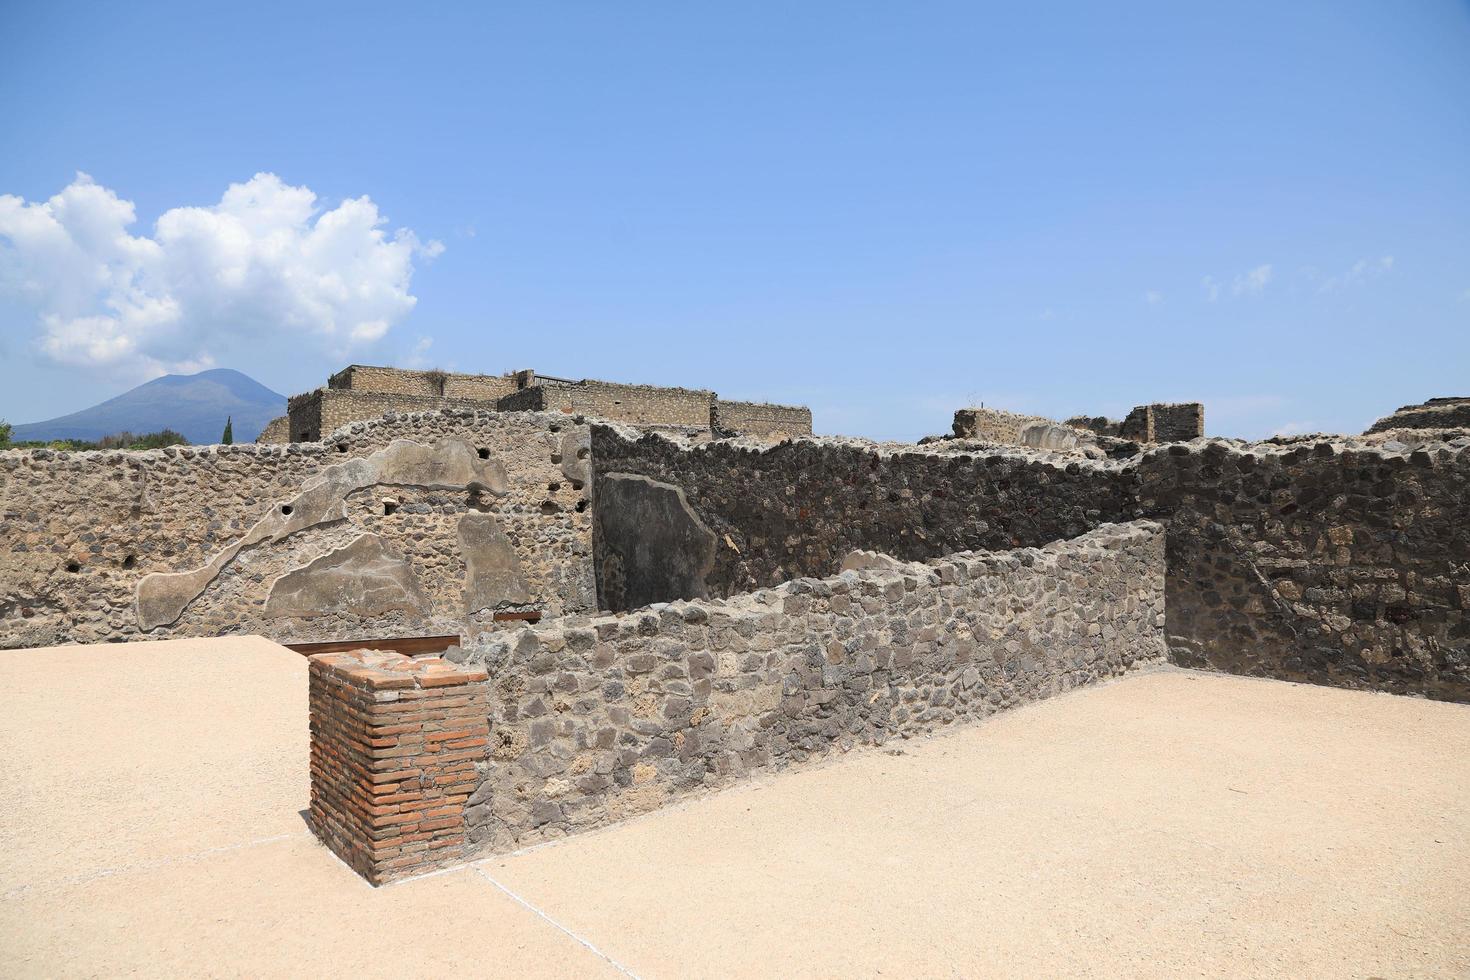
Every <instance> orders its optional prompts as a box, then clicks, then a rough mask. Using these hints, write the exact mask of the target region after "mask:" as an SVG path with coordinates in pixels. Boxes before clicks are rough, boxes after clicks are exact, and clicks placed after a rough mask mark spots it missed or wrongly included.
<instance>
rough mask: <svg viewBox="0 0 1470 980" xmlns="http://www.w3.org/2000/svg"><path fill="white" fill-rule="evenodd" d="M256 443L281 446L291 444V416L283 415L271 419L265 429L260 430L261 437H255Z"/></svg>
mask: <svg viewBox="0 0 1470 980" xmlns="http://www.w3.org/2000/svg"><path fill="white" fill-rule="evenodd" d="M255 441H256V442H257V443H259V444H261V445H279V444H281V443H285V442H290V441H291V418H290V416H287V415H281V416H278V417H276V418H273V419H271V420H270V421H269V422H267V423H266V424H265V428H264V429H261V430H260V435H258V436H256V437H255Z"/></svg>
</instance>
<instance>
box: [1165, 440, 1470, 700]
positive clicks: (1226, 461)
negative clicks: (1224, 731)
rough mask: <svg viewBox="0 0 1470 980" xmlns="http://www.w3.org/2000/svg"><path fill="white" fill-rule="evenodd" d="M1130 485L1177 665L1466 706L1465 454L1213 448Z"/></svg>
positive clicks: (1170, 453) (1469, 673)
mask: <svg viewBox="0 0 1470 980" xmlns="http://www.w3.org/2000/svg"><path fill="white" fill-rule="evenodd" d="M1253 449H1258V450H1259V451H1252V450H1253ZM1139 473H1140V475H1141V477H1142V485H1141V489H1140V503H1141V504H1142V506H1143V508H1144V510H1145V511H1147V512H1148V513H1151V514H1156V515H1159V516H1165V517H1167V518H1168V519H1169V533H1168V540H1167V560H1168V576H1167V583H1166V590H1165V595H1166V609H1167V620H1168V622H1167V632H1168V636H1169V646H1170V654H1171V657H1172V658H1173V659H1174V661H1175V662H1177V663H1179V664H1182V665H1184V666H1190V667H1207V668H1210V669H1214V670H1223V671H1228V672H1230V673H1236V674H1251V675H1256V676H1267V677H1277V678H1282V679H1286V680H1294V681H1304V682H1310V683H1316V684H1331V685H1334V686H1338V687H1353V688H1364V689H1370V690H1381V691H1392V692H1395V693H1400V694H1421V695H1424V696H1427V697H1432V698H1439V699H1442V700H1450V701H1470V618H1467V615H1466V611H1467V608H1470V522H1467V517H1470V449H1467V448H1466V447H1462V448H1460V449H1458V450H1453V451H1452V450H1449V449H1441V450H1439V451H1438V452H1431V451H1428V450H1424V449H1420V450H1416V451H1412V452H1409V453H1406V454H1403V453H1390V452H1385V451H1383V450H1381V449H1374V448H1363V449H1342V448H1339V446H1338V444H1335V443H1327V442H1322V443H1316V444H1312V445H1307V446H1301V447H1297V448H1293V449H1290V450H1287V451H1284V452H1283V451H1268V450H1266V449H1265V447H1249V446H1247V447H1232V446H1230V445H1229V444H1225V443H1208V444H1205V445H1204V446H1202V447H1201V446H1199V445H1198V444H1196V445H1195V446H1189V447H1186V446H1173V447H1170V448H1168V449H1161V450H1156V451H1154V452H1152V453H1149V454H1148V455H1147V456H1145V457H1143V458H1142V460H1141V462H1140V464H1139Z"/></svg>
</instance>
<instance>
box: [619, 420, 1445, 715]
mask: <svg viewBox="0 0 1470 980" xmlns="http://www.w3.org/2000/svg"><path fill="white" fill-rule="evenodd" d="M592 439H593V459H594V463H595V466H596V470H597V474H598V476H597V480H598V483H597V486H598V487H599V488H601V487H602V485H603V480H604V476H605V474H608V473H611V472H618V473H636V474H641V475H643V476H646V477H648V478H650V479H652V480H657V481H659V482H661V483H666V484H670V485H672V486H676V487H679V488H681V489H682V490H683V491H684V493H685V495H686V498H687V501H688V504H689V506H690V508H691V509H692V510H693V512H694V513H695V514H696V515H697V516H698V518H699V520H700V521H701V522H702V523H703V524H704V525H705V526H707V527H708V528H709V529H710V530H711V531H712V532H713V534H714V536H715V539H716V543H715V558H714V562H713V565H712V567H711V570H710V572H709V575H708V578H707V581H706V585H707V588H708V594H709V595H710V596H729V595H733V594H736V593H739V592H744V591H748V590H750V589H753V588H762V587H767V586H770V585H773V584H775V583H778V582H782V581H786V580H788V579H792V578H798V577H819V576H824V575H830V574H832V573H833V572H834V571H835V570H836V569H837V567H838V564H839V563H840V561H841V559H842V558H843V556H845V555H846V554H847V553H848V552H849V551H853V550H858V549H862V550H871V551H880V552H884V553H886V554H889V555H892V556H894V557H896V558H900V559H903V560H924V559H929V558H934V557H938V556H941V555H944V554H947V553H950V552H956V551H970V550H999V549H1006V548H1013V547H1023V546H1037V545H1042V544H1045V543H1046V542H1049V541H1055V540H1058V539H1062V538H1070V537H1075V536H1076V535H1078V534H1081V533H1084V532H1085V531H1087V530H1089V529H1090V528H1093V527H1096V526H1097V525H1098V524H1100V523H1103V522H1108V521H1113V522H1117V521H1127V520H1131V519H1133V518H1134V517H1135V516H1147V517H1152V518H1155V519H1159V520H1162V521H1165V522H1166V523H1167V525H1168V537H1167V555H1168V575H1167V587H1166V594H1167V609H1168V613H1167V616H1168V624H1167V632H1168V638H1169V645H1170V652H1171V656H1172V657H1173V659H1174V660H1175V661H1176V662H1178V663H1180V664H1183V665H1186V666H1194V667H1206V668H1210V669H1213V670H1223V671H1228V672H1231V673H1238V674H1248V675H1255V676H1265V677H1276V678H1281V679H1286V680H1294V681H1304V682H1310V683H1316V684H1330V685H1335V686H1341V687H1353V688H1361V689H1368V690H1383V691H1392V692H1396V693H1404V694H1418V695H1423V696H1427V697H1432V698H1438V699H1443V700H1451V701H1470V616H1467V610H1470V438H1467V439H1457V440H1455V441H1453V442H1451V443H1444V442H1430V443H1425V444H1423V445H1420V446H1418V447H1417V448H1414V447H1403V446H1400V447H1399V448H1398V449H1390V448H1386V447H1385V446H1383V445H1376V444H1371V443H1365V442H1361V441H1358V442H1355V441H1353V440H1351V439H1350V438H1344V439H1339V440H1336V441H1331V442H1328V441H1322V442H1316V443H1305V444H1297V445H1293V446H1277V445H1269V444H1254V445H1252V444H1246V443H1239V442H1233V441H1223V440H1219V441H1210V442H1205V441H1196V442H1192V443H1188V444H1186V443H1175V444H1172V445H1169V446H1165V447H1160V448H1158V449H1154V450H1152V451H1150V452H1148V453H1147V454H1144V455H1142V456H1138V457H1134V458H1132V459H1130V460H1127V461H1123V462H1098V461H1090V460H1083V461H1078V462H1070V463H1067V462H1064V461H1063V460H1064V459H1065V458H1064V457H1061V456H1059V455H1057V454H1045V453H1029V454H1028V453H1027V452H1026V451H1025V450H1015V451H1001V452H998V453H996V454H992V455H969V454H963V453H943V452H932V451H928V452H926V451H922V450H920V451H913V452H908V451H894V450H891V449H889V448H884V447H879V446H875V445H871V444H860V443H847V442H841V441H836V440H814V441H799V442H794V443H785V444H782V445H780V446H775V447H768V448H763V449H757V448H754V447H750V446H742V445H740V444H738V443H731V442H714V443H708V444H705V445H701V446H698V447H693V448H690V447H687V446H682V445H679V444H678V443H676V442H674V441H671V440H668V439H665V438H662V437H658V436H647V435H645V436H643V437H641V438H638V437H637V436H636V434H630V432H629V430H619V429H617V428H613V427H610V426H594V427H593V430H592ZM610 503H611V501H610V500H601V499H595V502H594V506H595V507H597V508H598V509H599V510H601V509H602V508H603V507H605V506H608V505H610ZM645 560H647V561H649V562H651V563H658V562H660V561H663V560H665V559H664V558H663V557H661V556H660V554H659V553H658V551H657V549H654V550H653V551H651V552H649V553H648V555H647V556H646V559H645ZM599 564H601V562H599ZM624 574H626V570H624ZM609 598H610V596H609V595H608V594H606V593H603V594H602V595H601V596H600V599H601V602H600V604H601V605H602V606H603V607H604V608H614V609H618V608H631V607H632V606H633V605H635V604H628V605H624V604H620V603H610V602H609V601H608V600H609ZM611 598H614V599H624V598H627V597H624V596H612V597H611ZM639 598H640V600H641V599H648V600H653V599H661V598H673V596H658V595H652V594H649V595H644V596H640V597H639Z"/></svg>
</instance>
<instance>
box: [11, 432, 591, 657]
mask: <svg viewBox="0 0 1470 980" xmlns="http://www.w3.org/2000/svg"><path fill="white" fill-rule="evenodd" d="M587 443H588V430H587V427H586V426H578V425H575V424H573V423H572V422H571V420H569V419H566V418H563V417H561V416H557V417H554V418H553V417H547V416H539V415H502V414H500V413H496V412H454V413H443V414H433V415H393V416H388V417H385V418H381V419H378V420H375V421H372V422H357V423H354V424H353V425H351V426H349V427H347V428H346V429H343V430H340V431H338V432H336V433H334V434H333V435H332V437H331V438H330V439H329V440H328V441H325V442H320V443H310V444H295V445H290V446H274V445H236V446H201V447H177V448H171V449H164V450H152V451H148V452H127V451H112V452H86V453H62V452H54V451H50V450H12V451H8V452H0V647H30V646H43V645H49V644H57V643H67V642H97V641H102V640H115V639H131V638H143V637H169V636H213V635H219V634H224V633H260V634H263V635H265V636H269V637H273V638H276V639H279V640H283V641H288V642H290V641H311V640H327V639H346V638H352V637H360V636H365V635H366V636H383V635H390V636H391V635H418V634H425V633H433V634H448V633H474V632H476V631H478V630H480V629H484V628H490V626H491V624H492V623H493V616H494V613H495V612H497V611H510V610H531V609H537V610H541V611H543V612H544V613H546V614H547V615H557V614H561V613H567V612H580V611H587V610H591V609H594V608H596V605H595V598H594V596H595V593H594V590H593V575H592V554H591V551H592V540H591V530H592V529H591V516H592V515H591V513H590V507H589V503H588V491H589V490H590V475H589V473H588V470H589V464H588V462H587V458H586V453H587Z"/></svg>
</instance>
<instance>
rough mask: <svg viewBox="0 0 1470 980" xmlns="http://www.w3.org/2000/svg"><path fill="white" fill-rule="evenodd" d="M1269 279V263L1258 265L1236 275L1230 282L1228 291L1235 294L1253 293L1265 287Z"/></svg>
mask: <svg viewBox="0 0 1470 980" xmlns="http://www.w3.org/2000/svg"><path fill="white" fill-rule="evenodd" d="M1270 281H1271V266H1270V265H1269V264H1268V265H1258V266H1256V267H1255V268H1254V269H1251V270H1250V271H1248V272H1242V273H1241V274H1240V275H1238V276H1236V277H1235V281H1234V282H1232V283H1231V284H1230V291H1231V292H1232V293H1234V294H1235V295H1236V296H1241V295H1247V294H1249V295H1254V294H1256V293H1259V292H1261V291H1262V290H1263V289H1265V288H1266V284H1267V283H1269V282H1270Z"/></svg>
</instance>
